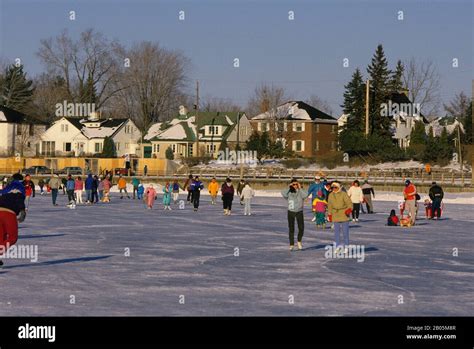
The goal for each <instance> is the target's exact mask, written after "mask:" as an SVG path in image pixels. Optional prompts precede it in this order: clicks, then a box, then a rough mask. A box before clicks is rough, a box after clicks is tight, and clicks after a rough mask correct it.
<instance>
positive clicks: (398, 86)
mask: <svg viewBox="0 0 474 349" xmlns="http://www.w3.org/2000/svg"><path fill="white" fill-rule="evenodd" d="M404 69H405V68H404V67H403V64H402V61H400V60H399V61H398V62H397V66H396V67H395V71H394V72H393V74H392V78H391V80H390V90H391V92H400V91H401V90H403V88H404V86H403V81H402V78H403V71H404Z"/></svg>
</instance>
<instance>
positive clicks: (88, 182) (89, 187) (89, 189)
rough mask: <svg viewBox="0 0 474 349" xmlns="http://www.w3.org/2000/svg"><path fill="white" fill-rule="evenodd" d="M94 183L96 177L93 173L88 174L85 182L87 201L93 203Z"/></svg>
mask: <svg viewBox="0 0 474 349" xmlns="http://www.w3.org/2000/svg"><path fill="white" fill-rule="evenodd" d="M93 183H94V178H93V177H92V173H89V174H88V175H87V178H86V181H85V183H84V188H85V189H86V203H87V204H90V203H92V185H93Z"/></svg>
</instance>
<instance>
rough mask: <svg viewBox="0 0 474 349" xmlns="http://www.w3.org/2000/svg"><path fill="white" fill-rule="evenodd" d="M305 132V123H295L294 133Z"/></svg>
mask: <svg viewBox="0 0 474 349" xmlns="http://www.w3.org/2000/svg"><path fill="white" fill-rule="evenodd" d="M303 131H304V122H295V123H294V124H293V132H303Z"/></svg>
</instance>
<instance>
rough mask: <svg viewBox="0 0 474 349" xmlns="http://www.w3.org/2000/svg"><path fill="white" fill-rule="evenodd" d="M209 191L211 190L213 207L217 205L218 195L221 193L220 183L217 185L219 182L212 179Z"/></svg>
mask: <svg viewBox="0 0 474 349" xmlns="http://www.w3.org/2000/svg"><path fill="white" fill-rule="evenodd" d="M207 190H209V194H210V195H211V205H215V204H216V198H217V193H218V192H219V183H217V180H216V179H215V178H212V179H211V182H210V183H209V185H208V187H207Z"/></svg>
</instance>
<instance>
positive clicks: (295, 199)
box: [0, 172, 444, 251]
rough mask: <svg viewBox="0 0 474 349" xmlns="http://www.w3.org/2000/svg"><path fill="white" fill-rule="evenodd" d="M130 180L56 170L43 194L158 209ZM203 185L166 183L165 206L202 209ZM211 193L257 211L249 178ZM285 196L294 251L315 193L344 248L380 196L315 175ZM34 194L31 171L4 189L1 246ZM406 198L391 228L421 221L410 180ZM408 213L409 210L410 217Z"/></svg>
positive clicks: (323, 219)
mask: <svg viewBox="0 0 474 349" xmlns="http://www.w3.org/2000/svg"><path fill="white" fill-rule="evenodd" d="M127 184H128V182H127V179H125V178H124V177H123V176H118V179H117V182H116V183H114V181H113V179H112V173H110V172H106V173H105V174H104V175H102V176H97V175H93V174H88V175H87V176H86V177H85V178H82V176H77V177H73V176H72V175H68V176H67V177H66V178H62V179H60V178H59V176H58V175H56V174H54V175H52V177H51V178H49V179H47V180H44V179H40V180H39V181H38V186H39V188H40V194H41V195H44V194H45V193H47V192H50V193H51V198H52V204H53V205H54V206H58V203H57V201H58V194H59V192H60V190H62V191H63V194H64V195H67V198H68V204H67V206H68V207H70V208H75V206H76V205H80V204H83V205H93V204H97V203H99V202H104V203H107V202H110V191H111V188H112V187H113V186H114V185H116V186H117V189H118V192H119V195H120V196H119V197H120V199H124V198H128V199H138V200H143V202H144V203H145V207H146V208H147V209H152V208H153V207H154V204H155V201H156V200H157V197H158V192H157V190H156V189H155V187H154V185H153V184H148V185H144V184H142V183H141V182H140V179H139V178H137V177H133V178H132V179H131V185H132V187H133V190H132V193H131V195H130V193H129V192H128V191H127ZM145 186H146V187H145ZM204 188H205V186H204V183H203V182H202V181H201V180H200V178H199V176H192V175H189V176H188V178H187V180H186V181H185V182H184V184H183V185H180V183H179V181H178V179H174V181H173V182H166V183H165V184H164V185H163V189H162V192H163V193H162V194H163V206H164V210H171V209H172V208H171V205H172V204H175V205H176V204H178V203H179V195H180V192H183V191H184V192H186V201H187V202H188V203H189V204H191V205H192V206H193V209H194V211H198V209H199V206H200V197H201V192H202V191H203V190H204ZM207 191H208V192H209V195H210V198H211V205H216V204H217V197H218V195H219V191H220V193H221V199H222V204H223V213H224V215H226V216H228V215H231V212H232V205H233V201H234V197H235V196H236V195H237V196H238V198H239V203H240V204H241V205H243V206H244V215H248V216H250V215H251V214H252V211H251V202H252V198H253V197H254V196H255V191H254V189H253V188H252V187H251V186H250V183H248V182H247V181H245V180H243V179H241V180H240V181H239V183H238V184H237V188H234V184H233V182H232V179H231V178H226V180H225V181H224V182H223V183H222V184H219V183H218V181H217V179H216V178H212V179H211V181H210V182H209V184H208V186H207ZM281 194H282V196H283V198H284V199H286V200H287V201H288V212H287V220H288V230H289V243H290V250H292V251H293V250H294V249H295V224H296V226H297V228H298V234H297V237H296V243H297V248H298V250H302V248H303V246H302V239H303V235H304V217H303V208H304V207H305V203H306V201H307V198H308V197H310V202H311V208H312V211H313V218H312V222H314V223H315V225H316V227H317V228H322V229H326V226H327V225H328V224H330V225H331V229H334V234H335V239H334V240H335V243H336V246H337V249H339V250H344V251H346V250H347V247H348V246H349V227H350V224H349V223H350V221H352V222H359V213H360V211H361V209H362V210H363V205H364V204H365V205H366V209H367V213H368V214H372V213H374V205H373V201H372V198H374V197H375V191H374V188H373V187H372V185H370V183H369V182H368V180H364V181H363V184H362V185H360V182H359V181H358V180H354V181H353V182H352V184H351V186H350V187H349V188H348V189H346V188H345V187H344V186H343V185H342V184H341V183H340V182H339V181H328V180H326V179H325V178H321V177H319V176H316V177H315V178H314V182H313V183H311V185H310V186H309V188H308V190H305V189H304V188H303V186H302V185H301V183H300V182H298V180H297V179H292V180H291V182H290V185H289V186H288V187H287V188H285V189H284V190H283V191H282V193H281ZM35 195H36V189H35V183H34V182H33V181H32V179H31V176H30V175H28V174H27V175H25V177H23V176H22V175H21V174H14V175H13V176H12V177H10V178H9V179H8V180H7V179H5V181H4V183H3V185H2V189H1V190H0V246H2V245H5V244H6V243H7V242H8V243H9V245H10V246H11V245H13V244H14V243H15V242H16V239H17V236H18V222H21V221H22V220H24V218H25V216H26V212H27V211H28V208H29V203H30V200H31V198H32V197H35ZM84 195H85V198H84ZM403 196H404V200H403V203H402V204H401V205H399V209H400V216H401V217H400V218H399V217H398V215H397V214H396V212H395V210H392V211H391V212H390V215H389V217H388V219H387V224H388V225H390V226H393V225H407V226H411V225H415V223H416V217H417V214H418V209H419V207H420V203H419V200H420V195H419V193H418V192H417V189H416V187H415V185H414V183H412V182H411V181H410V180H408V179H407V180H406V181H405V188H404V190H403ZM443 196H444V193H443V190H442V188H441V187H440V186H439V185H438V184H436V183H435V182H433V183H432V186H431V188H430V190H429V197H430V200H427V201H425V202H424V205H425V209H426V215H427V217H428V218H429V219H439V218H440V217H441V211H442V200H443ZM404 212H407V215H406V217H405V216H404ZM13 217H14V218H15V219H13ZM404 222H405V224H404ZM341 235H342V239H341Z"/></svg>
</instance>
